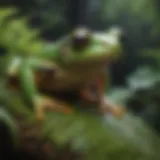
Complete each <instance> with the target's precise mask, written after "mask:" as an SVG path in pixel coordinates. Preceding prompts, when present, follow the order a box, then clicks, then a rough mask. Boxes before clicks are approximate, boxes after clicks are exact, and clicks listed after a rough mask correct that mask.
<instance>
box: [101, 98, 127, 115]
mask: <svg viewBox="0 0 160 160" xmlns="http://www.w3.org/2000/svg"><path fill="white" fill-rule="evenodd" d="M100 112H101V113H102V114H111V115H112V116H114V117H116V118H121V117H123V115H125V113H126V109H125V107H124V106H121V105H117V104H115V103H112V102H111V101H109V100H108V99H107V98H103V99H102V100H101V103H100Z"/></svg>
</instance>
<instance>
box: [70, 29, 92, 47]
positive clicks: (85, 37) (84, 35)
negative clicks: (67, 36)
mask: <svg viewBox="0 0 160 160" xmlns="http://www.w3.org/2000/svg"><path fill="white" fill-rule="evenodd" d="M90 38H91V33H90V31H89V30H88V29H87V28H77V29H75V30H74V31H73V34H72V37H71V43H72V46H73V48H74V49H82V48H84V47H86V46H87V45H88V44H89V42H90Z"/></svg>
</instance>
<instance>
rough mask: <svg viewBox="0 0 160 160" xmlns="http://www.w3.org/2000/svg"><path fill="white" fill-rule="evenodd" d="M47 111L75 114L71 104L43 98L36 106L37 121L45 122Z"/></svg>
mask: <svg viewBox="0 0 160 160" xmlns="http://www.w3.org/2000/svg"><path fill="white" fill-rule="evenodd" d="M46 111H47V112H61V113H65V114H71V113H73V109H72V107H71V106H70V105H69V104H67V103H65V102H62V101H60V100H57V99H54V98H50V97H43V98H41V99H39V101H38V102H37V103H36V106H35V112H36V119H37V120H40V121H41V120H44V118H45V112H46Z"/></svg>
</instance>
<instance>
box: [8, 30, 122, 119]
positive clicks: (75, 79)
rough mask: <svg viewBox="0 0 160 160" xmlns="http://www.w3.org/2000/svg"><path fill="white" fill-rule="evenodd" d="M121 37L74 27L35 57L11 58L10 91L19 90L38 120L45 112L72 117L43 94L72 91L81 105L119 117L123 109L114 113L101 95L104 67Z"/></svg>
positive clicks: (113, 57)
mask: <svg viewBox="0 0 160 160" xmlns="http://www.w3.org/2000/svg"><path fill="white" fill-rule="evenodd" d="M121 33H122V32H121V31H120V30H119V29H117V28H116V29H115V28H110V29H108V30H106V31H93V30H91V29H89V28H87V27H77V28H75V29H74V30H73V31H72V32H71V33H70V34H67V35H66V36H64V37H62V38H60V39H58V40H57V41H55V42H54V44H50V45H48V46H47V45H46V46H45V45H44V47H43V49H42V50H41V51H40V52H39V53H38V54H37V55H30V56H25V57H23V58H22V57H15V58H14V59H13V60H12V61H11V63H10V65H9V67H8V77H9V78H8V79H9V84H10V87H11V88H12V89H13V88H14V89H15V88H16V89H17V88H18V90H20V92H21V95H22V96H23V99H25V100H26V102H27V103H28V104H29V105H30V106H32V107H33V108H34V110H35V115H36V118H37V119H38V120H43V119H44V118H45V110H47V109H50V110H53V111H60V112H63V113H73V109H72V107H71V106H70V105H69V104H68V103H65V102H64V101H61V100H59V99H57V98H55V97H53V96H52V97H51V96H49V95H48V94H46V93H47V92H48V93H50V92H54V93H62V92H66V93H69V92H70V91H72V92H75V93H78V95H79V98H80V99H81V100H82V101H84V102H86V103H88V104H97V106H98V108H99V111H100V112H101V113H104V111H106V110H107V111H108V112H112V113H113V114H117V113H122V111H124V108H123V107H120V108H123V109H119V111H117V109H115V107H114V106H115V105H114V104H113V103H111V102H109V101H108V100H106V98H105V93H104V88H105V87H106V86H107V85H108V84H107V79H109V75H107V73H108V71H107V69H108V66H107V65H109V64H110V63H112V62H113V61H116V60H117V59H119V57H120V55H121V53H122V46H121V42H120V38H121ZM11 88H10V89H11Z"/></svg>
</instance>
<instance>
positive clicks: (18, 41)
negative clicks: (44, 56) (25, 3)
mask: <svg viewBox="0 0 160 160" xmlns="http://www.w3.org/2000/svg"><path fill="white" fill-rule="evenodd" d="M16 12H17V11H16V10H15V9H12V8H9V9H8V8H7V9H6V8H3V9H1V10H0V35H1V37H0V46H1V47H3V48H6V49H7V50H8V52H9V53H10V52H12V53H16V54H21V55H22V54H30V53H37V52H39V51H40V49H41V41H40V40H39V39H37V35H38V31H37V30H30V29H29V27H28V25H27V20H26V18H21V19H17V18H16V19H15V18H14V14H15V13H16ZM28 46H29V47H28Z"/></svg>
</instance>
